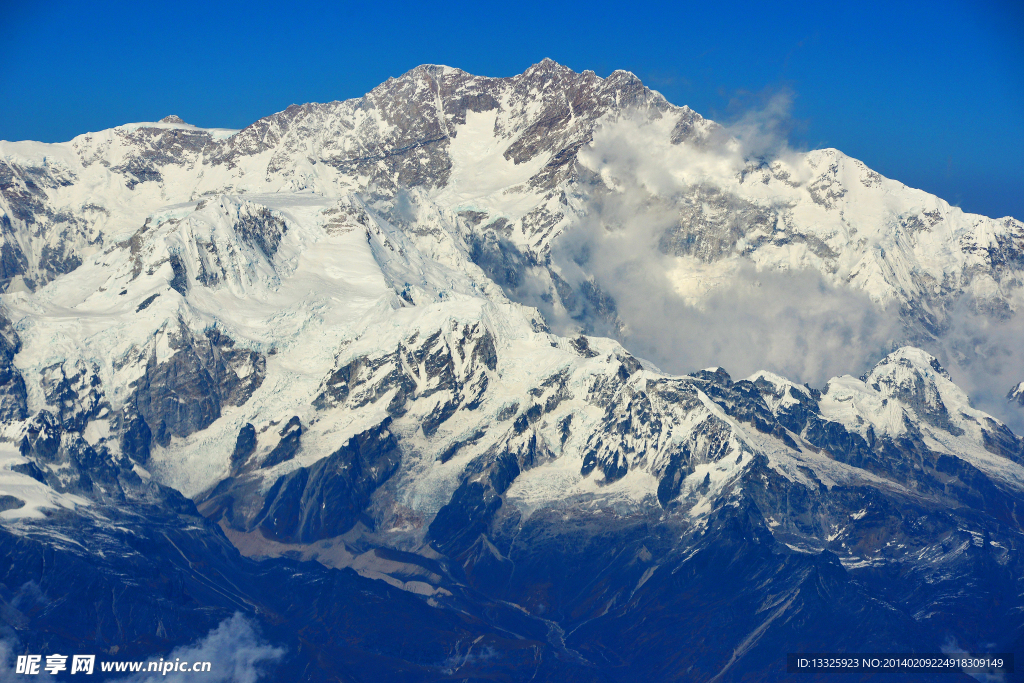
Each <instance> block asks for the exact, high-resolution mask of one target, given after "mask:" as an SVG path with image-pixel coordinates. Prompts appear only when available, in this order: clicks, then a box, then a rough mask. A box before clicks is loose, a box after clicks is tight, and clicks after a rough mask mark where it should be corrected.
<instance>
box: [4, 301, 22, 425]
mask: <svg viewBox="0 0 1024 683" xmlns="http://www.w3.org/2000/svg"><path fill="white" fill-rule="evenodd" d="M20 350H21V340H20V339H19V338H18V333H17V332H15V331H14V327H13V326H12V325H11V321H10V320H8V319H7V318H6V317H5V316H3V315H2V314H0V421H4V422H8V421H11V420H24V419H25V418H26V417H27V416H28V404H27V398H28V396H27V393H26V390H25V379H24V377H22V376H21V373H20V372H18V369H17V368H15V367H14V364H13V361H14V356H15V355H17V353H18V351H20Z"/></svg>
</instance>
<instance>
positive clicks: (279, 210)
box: [0, 60, 1024, 682]
mask: <svg viewBox="0 0 1024 683" xmlns="http://www.w3.org/2000/svg"><path fill="white" fill-rule="evenodd" d="M595 229H596V230H602V231H611V232H615V231H619V232H621V231H626V232H627V234H631V235H632V234H642V235H646V236H647V239H648V241H649V242H650V243H651V244H652V245H654V248H655V250H656V252H657V253H658V254H659V255H660V256H659V258H663V259H666V260H667V262H669V263H671V264H673V266H672V267H673V268H674V269H675V270H674V271H673V272H675V273H677V274H679V276H680V279H679V280H678V281H677V282H676V284H677V285H678V291H679V294H680V296H681V297H683V298H685V299H686V300H687V301H690V302H691V303H692V304H693V305H694V306H698V307H699V306H700V305H701V302H702V301H706V300H707V297H709V296H713V295H714V292H715V291H717V290H716V288H717V287H719V286H720V284H721V283H722V282H725V281H728V280H729V278H730V277H731V276H732V275H733V274H735V273H736V272H738V269H741V268H744V267H750V268H753V269H756V270H757V272H765V273H768V272H774V273H784V272H787V271H791V270H807V271H811V272H814V273H817V274H818V275H817V276H818V277H820V278H821V280H822V281H823V282H825V283H827V284H828V285H829V286H834V287H837V288H841V289H843V291H847V290H849V291H853V292H856V293H858V295H862V296H864V297H866V298H867V299H869V300H870V301H872V302H874V303H875V304H877V305H879V306H886V307H888V309H887V310H890V311H894V312H895V315H896V316H897V317H898V320H899V323H900V328H899V335H898V337H896V341H897V343H894V344H892V345H891V347H890V348H889V349H887V352H886V353H882V354H879V356H878V357H877V358H874V359H873V363H872V365H873V367H871V368H870V369H869V370H868V371H867V372H866V373H865V374H864V375H862V376H861V377H859V378H858V377H854V376H851V375H842V376H838V377H834V378H832V379H830V380H829V381H828V382H827V383H825V384H824V385H823V386H821V385H819V388H815V387H812V386H809V385H808V384H804V383H801V382H799V381H793V380H790V379H787V378H785V377H782V376H779V375H778V374H775V373H773V372H768V371H761V372H757V373H754V374H753V375H751V376H748V377H745V378H740V377H734V376H732V375H730V374H729V368H721V367H711V368H707V369H703V370H695V371H692V372H689V373H688V374H672V373H669V372H664V371H662V370H661V369H659V367H658V366H656V365H655V364H654V363H653V362H651V361H649V360H647V359H646V358H644V357H640V354H637V353H636V352H635V350H634V351H633V352H631V351H630V350H628V349H627V346H623V344H622V343H620V341H616V340H615V339H611V338H607V337H603V336H599V335H597V334H596V333H595V332H596V331H598V330H609V331H611V333H613V334H616V333H618V332H622V333H623V337H622V338H625V332H624V331H625V330H627V329H628V327H629V324H630V322H629V320H628V319H626V318H624V317H623V315H621V308H620V303H619V302H618V301H617V299H616V296H615V294H614V293H613V292H610V291H609V290H608V288H607V286H605V285H604V283H603V281H602V280H601V278H600V277H598V275H597V273H598V270H597V269H598V266H599V264H596V260H595V259H590V260H588V259H587V258H586V257H581V256H580V255H579V250H576V251H573V250H571V249H569V250H567V247H566V245H567V244H570V243H573V240H574V239H575V238H576V236H578V235H579V234H581V232H583V233H586V232H587V231H593V230H595ZM629 231H634V232H629ZM576 244H578V241H577V242H576ZM569 252H572V254H573V255H572V256H571V257H567V256H566V254H567V253H569ZM0 284H2V288H3V294H2V296H0V299H2V309H0V313H2V315H0V554H2V557H3V562H0V639H2V642H3V647H0V656H3V655H5V654H7V655H10V657H11V659H12V662H13V658H14V657H15V656H16V655H24V654H33V653H41V654H49V653H51V652H60V653H65V652H72V653H93V654H97V655H99V656H100V658H101V659H102V658H103V657H107V658H108V659H118V660H140V661H141V660H147V659H159V658H166V657H168V655H169V654H170V653H172V651H174V652H177V651H182V652H193V653H195V652H213V651H215V649H214V645H213V644H215V643H223V642H224V640H225V638H226V637H227V636H226V635H225V634H228V633H234V632H236V631H238V628H241V627H238V628H236V626H237V625H238V624H240V623H241V624H243V625H244V629H243V631H244V633H243V635H245V638H247V639H248V640H245V643H247V645H246V647H249V648H250V649H249V650H246V651H247V652H255V653H257V654H258V655H259V656H258V657H257V656H256V655H254V659H256V660H258V661H257V664H258V665H259V667H257V668H259V669H260V671H262V673H263V674H265V675H266V677H267V680H282V681H283V680H289V681H328V680H331V681H334V680H342V681H369V680H387V681H433V680H438V681H440V680H467V681H468V680H501V681H527V680H537V681H541V680H556V679H557V680H561V681H581V682H582V681H588V682H589V681H609V682H612V681H635V680H652V681H663V680H673V681H675V680H678V681H733V680H735V681H739V680H764V681H771V680H783V679H786V680H788V674H787V673H786V666H787V662H786V655H787V653H797V652H872V653H879V652H907V653H913V652H918V653H940V652H975V653H984V652H1017V653H1024V597H1022V596H1024V584H1022V577H1024V563H1022V559H1021V557H1022V549H1024V523H1022V521H1021V520H1022V516H1024V439H1022V438H1021V437H1019V436H1018V435H1017V434H1015V433H1014V431H1013V430H1012V429H1011V428H1010V427H1008V426H1007V425H1006V424H1004V422H1003V421H1001V420H999V419H997V418H996V417H994V416H992V415H991V414H988V413H986V412H984V411H982V410H979V409H978V408H976V407H975V406H974V405H973V404H972V402H971V400H970V398H969V397H968V395H967V394H966V393H965V391H964V390H963V389H961V388H960V387H959V386H958V385H957V384H956V383H955V382H954V381H953V378H952V376H951V374H950V373H949V372H947V370H946V369H945V368H944V367H943V364H942V363H941V362H940V360H939V359H937V358H936V356H935V355H932V354H930V353H928V352H926V351H924V350H922V349H921V348H919V346H922V345H926V342H928V341H929V340H935V339H939V338H941V337H942V335H943V334H945V332H946V331H947V330H948V329H949V328H950V326H951V325H952V324H953V322H952V321H953V320H954V317H955V316H954V313H955V311H956V310H957V307H960V306H963V305H964V302H965V301H966V302H969V304H970V305H971V306H972V307H973V308H972V310H974V311H975V312H976V314H977V315H983V316H988V317H989V318H991V319H992V320H995V321H999V320H1008V319H1012V318H1013V316H1014V315H1015V314H1016V311H1017V307H1018V305H1019V302H1020V300H1021V296H1022V292H1024V290H1022V285H1024V224H1022V223H1021V222H1020V221H1017V220H1014V219H1012V218H1003V219H999V220H995V219H990V218H986V217H982V216H976V215H971V214H965V213H964V212H962V211H961V210H960V209H959V208H956V207H952V206H950V205H949V204H947V203H946V202H945V201H943V200H941V199H939V198H937V197H934V196H931V195H928V194H926V193H924V192H921V191H918V190H913V189H911V188H907V187H906V186H904V185H902V184H901V183H899V182H897V181H894V180H889V179H887V178H884V177H882V176H880V175H879V174H877V173H875V172H873V171H871V170H870V169H868V168H867V167H866V166H865V165H864V164H862V163H860V162H859V161H857V160H855V159H851V158H849V157H847V156H845V155H844V154H842V153H841V152H839V151H838V150H833V149H826V150H814V151H811V152H807V153H796V152H792V151H789V150H787V149H783V150H780V149H775V148H773V149H765V148H757V147H750V146H749V145H746V144H745V143H744V142H743V140H742V139H741V138H738V137H737V136H736V135H734V133H733V131H731V130H730V128H729V127H727V126H722V125H720V124H717V123H715V122H712V121H710V120H707V119H705V118H703V117H701V116H700V115H699V114H697V113H695V112H693V111H692V110H690V109H688V108H687V107H677V106H674V105H672V104H670V103H668V102H667V101H666V100H665V99H664V98H663V97H662V96H661V95H659V94H658V93H657V92H654V91H652V90H650V89H648V88H647V87H645V86H644V85H643V84H642V83H641V82H640V81H639V80H638V79H637V78H636V77H635V76H634V75H632V74H630V73H627V72H623V71H616V72H614V73H612V74H611V75H610V76H608V77H607V78H603V79H602V78H600V77H598V76H597V75H595V74H594V73H592V72H583V73H575V72H573V71H571V70H569V69H567V68H565V67H563V66H560V65H558V64H556V63H554V62H552V61H550V60H545V61H543V62H541V63H539V64H537V65H535V66H533V67H531V68H529V69H528V70H527V71H526V72H524V73H523V74H520V75H518V76H514V77H511V78H483V77H478V76H472V75H470V74H467V73H465V72H463V71H460V70H458V69H453V68H449V67H442V66H421V67H418V68H416V69H414V70H412V71H410V72H408V73H406V74H404V75H402V76H401V77H400V78H397V79H390V80H388V81H387V82H386V83H383V84H381V85H380V86H378V87H377V88H375V89H374V90H373V91H372V92H370V93H368V94H367V95H365V96H364V97H361V98H358V99H353V100H347V101H344V102H331V103H327V104H305V105H299V106H295V105H293V106H291V107H289V108H288V109H286V110H284V111H282V112H279V113H277V114H274V115H272V116H268V117H267V118H264V119H261V120H259V121H257V122H255V123H253V124H252V125H250V126H249V127H247V128H245V129H243V130H240V131H235V130H222V129H202V128H197V127H195V126H192V125H190V124H187V123H185V122H184V121H182V119H180V118H178V117H177V116H168V117H166V118H164V119H163V120H161V121H158V122H154V123H137V124H128V125H124V126H119V127H117V128H114V129H111V130H106V131H102V132H98V133H90V134H86V135H82V136H79V137H77V138H75V139H74V140H72V141H70V142H67V143H60V144H43V143H36V142H0ZM641 294H642V293H641ZM918 342H920V343H918ZM792 352H793V353H797V352H798V351H797V350H794V351H792ZM835 352H836V353H842V350H841V349H840V350H836V351H835ZM684 360H685V359H684ZM1019 379H1024V378H1016V377H1007V378H1005V384H1006V386H1007V387H1012V388H1011V389H1010V393H1009V396H1008V399H1009V400H1008V403H1007V405H1009V406H1010V407H1011V408H1012V409H1016V408H1015V407H1014V406H1015V405H1016V404H1020V405H1024V391H1022V389H1021V387H1022V386H1024V384H1019V383H1018V381H1019ZM1002 391H1003V392H1005V391H1006V389H1003V390H1002ZM232 629H234V630H232ZM176 648H178V650H176ZM181 648H185V650H181ZM188 648H192V649H191V650H189V649H188ZM204 648H205V649H204ZM175 656H177V655H175ZM224 657H227V655H224ZM211 661H212V662H213V666H214V667H216V666H218V661H217V660H216V659H213V660H211ZM221 661H222V662H226V661H227V660H226V659H224V660H221ZM249 663H250V664H252V661H250V662H249ZM4 665H5V662H2V661H0V667H3V666H4ZM12 665H13V664H12ZM221 666H223V667H226V666H227V664H226V663H222V664H221ZM65 673H67V672H65ZM98 673H100V672H98ZM256 673H259V672H256ZM256 673H253V674H252V675H253V676H255V675H256ZM804 675H805V676H806V677H807V679H808V680H816V679H815V676H814V675H813V674H804ZM885 676H886V680H899V677H900V674H886V675H885ZM906 676H907V678H906V680H921V679H920V678H914V677H913V675H910V674H906ZM948 678H949V680H965V681H966V680H973V679H971V678H970V677H968V676H967V675H966V674H955V673H953V674H948ZM224 680H227V679H224ZM817 680H829V679H828V677H822V678H820V679H817Z"/></svg>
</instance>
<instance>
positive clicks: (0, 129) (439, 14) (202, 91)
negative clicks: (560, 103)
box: [0, 0, 1024, 219]
mask: <svg viewBox="0 0 1024 683" xmlns="http://www.w3.org/2000/svg"><path fill="white" fill-rule="evenodd" d="M829 4H831V3H827V2H820V1H819V2H815V3H806V5H804V6H801V5H800V4H798V3H792V4H787V5H786V6H785V7H784V8H773V7H770V6H767V4H766V3H763V2H756V3H749V4H743V3H739V4H732V5H730V6H724V5H721V4H720V3H714V2H704V3H671V4H660V5H659V4H655V3H640V2H636V3H621V2H617V3H603V2H591V3H571V4H569V3H566V4H564V5H555V4H554V3H551V2H526V3H523V2H516V3H494V2H482V1H477V2H472V3H465V4H430V3H415V4H413V3H410V4H408V5H402V4H401V3H398V2H379V1H378V2H372V1H371V2H360V3H357V4H351V5H346V4H340V3H339V4H320V3H315V2H307V3H302V4H300V5H299V7H300V9H291V8H290V7H291V5H290V3H286V2H280V0H278V1H277V2H273V3H270V2H237V3H216V2H192V1H191V0H181V1H175V2H166V3H159V4H158V3H139V2H132V3H105V2H102V1H101V2H95V3H93V2H89V3H86V2H54V3H35V2H19V3H17V4H15V3H14V2H12V0H0V97H2V99H0V139H8V140H18V139H35V140H45V141H58V140H67V139H70V138H72V137H74V136H75V135H78V134H80V133H84V132H87V131H94V130H99V129H102V128H108V127H111V126H115V125H117V124H120V123H125V122H129V121H146V120H150V121H152V120H156V119H159V118H162V117H163V116H165V115H167V114H169V113H176V114H178V115H179V116H181V117H182V118H183V119H185V120H186V121H188V122H190V123H194V124H196V125H200V126H210V127H213V126H222V127H231V128H241V127H244V126H245V125H248V124H249V123H252V122H253V121H255V120H256V119H258V118H260V117H261V116H265V115H267V114H271V113H273V112H275V111H279V110H281V109H284V108H285V107H287V106H288V105H289V104H291V103H301V102H309V101H329V100H335V99H346V98H349V97H356V96H359V95H361V94H363V93H364V92H366V91H368V90H370V89H371V88H373V87H374V86H375V85H377V84H379V83H380V82H382V81H384V80H386V79H387V78H388V77H389V76H397V75H399V74H401V73H403V72H405V71H407V70H408V69H410V68H412V67H414V66H416V65H417V64H422V63H440V64H448V65H451V66H457V67H459V68H462V69H464V70H466V71H469V72H472V73H476V74H481V75H488V76H510V75H513V74H516V73H519V72H521V71H523V70H524V69H525V68H526V67H528V66H529V65H530V64H532V63H535V62H537V61H539V60H540V59H541V58H543V57H551V58H552V59H555V60H556V61H559V62H561V63H563V64H566V65H567V66H569V67H571V68H573V69H575V70H577V71H582V70H584V69H591V70H593V71H596V72H597V73H598V75H601V76H606V75H608V74H609V73H610V72H611V71H613V70H615V69H627V70H630V71H633V72H634V73H636V74H637V75H638V76H640V78H641V79H643V80H644V82H645V83H646V84H647V85H649V86H651V87H653V88H655V89H657V90H659V91H661V92H662V93H663V94H664V95H665V96H666V97H667V98H668V99H669V101H671V102H673V103H675V104H688V105H689V106H690V107H692V108H693V109H695V110H697V111H698V112H700V113H702V114H704V115H706V116H710V117H711V118H714V119H717V120H721V121H728V120H729V119H731V118H734V117H736V116H738V115H740V114H741V113H742V106H744V105H743V104H740V105H737V102H739V103H747V105H749V103H751V102H756V101H757V99H758V96H760V95H762V94H763V93H766V92H774V91H779V90H788V91H791V92H792V93H793V94H794V96H795V99H794V105H793V111H792V114H793V117H794V123H795V127H794V131H793V141H794V143H795V144H797V145H798V146H802V147H824V146H828V147H837V148H839V149H841V150H843V151H844V152H846V153H847V154H850V155H852V156H854V157H857V158H859V159H861V160H863V161H864V162H865V163H867V164H868V165H869V166H871V167H872V168H874V169H875V170H877V171H879V172H881V173H883V174H884V175H887V176H889V177H892V178H896V179H898V180H901V181H903V182H904V183H906V184H908V185H911V186H914V187H920V188H923V189H926V190H928V191H930V192H933V193H935V194H938V195H939V196H941V197H943V198H944V199H946V200H948V201H950V202H951V203H954V204H958V205H960V206H962V207H963V208H964V209H965V210H967V211H974V212H978V213H983V214H987V215H991V216H1003V215H1012V216H1015V217H1017V218H1020V219H1024V4H1022V3H1021V2H1019V0H1017V1H1016V2H1005V1H990V2H984V1H982V2H979V1H977V0H976V1H975V2H928V3H925V2H921V3H906V2H897V1H893V0H890V1H889V2H884V3H877V4H866V3H844V4H845V5H851V6H848V7H842V8H832V7H826V5H829ZM751 93H753V95H751Z"/></svg>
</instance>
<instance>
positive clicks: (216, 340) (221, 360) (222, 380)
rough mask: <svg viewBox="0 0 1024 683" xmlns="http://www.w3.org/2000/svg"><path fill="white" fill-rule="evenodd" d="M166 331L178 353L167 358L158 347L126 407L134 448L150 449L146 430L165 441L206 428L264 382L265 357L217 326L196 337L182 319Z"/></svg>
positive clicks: (158, 440) (132, 450) (131, 447)
mask: <svg viewBox="0 0 1024 683" xmlns="http://www.w3.org/2000/svg"><path fill="white" fill-rule="evenodd" d="M165 334H166V335H167V344H168V345H169V347H170V348H171V349H172V350H173V351H174V354H173V355H171V357H170V358H169V359H168V360H166V361H163V362H160V361H158V360H157V357H156V354H155V351H154V352H153V353H152V354H151V355H150V358H149V361H148V363H147V365H146V371H145V374H144V375H143V376H142V377H141V378H140V379H138V380H137V381H136V382H135V383H134V384H133V387H132V389H133V392H132V396H131V399H130V401H129V403H128V404H127V405H126V408H125V411H126V418H125V423H126V425H127V426H126V428H125V437H124V438H125V440H126V442H125V445H123V446H122V448H124V450H125V451H126V452H129V453H140V454H141V453H143V452H146V451H147V450H148V443H147V444H146V445H145V446H143V445H142V444H143V443H144V442H146V441H148V438H147V437H146V436H145V434H146V432H148V433H149V434H150V435H151V437H152V439H153V440H154V441H155V442H156V443H158V444H160V445H161V446H166V445H167V444H168V443H169V442H170V439H171V437H186V436H188V435H190V434H192V433H194V432H196V431H199V430H202V429H205V428H206V427H208V426H209V425H210V424H211V423H212V422H213V421H214V420H216V419H217V418H218V417H220V413H221V408H222V406H240V405H243V404H244V403H245V402H246V401H248V400H249V397H250V396H252V393H253V392H254V391H255V390H256V389H258V388H259V386H260V384H262V383H263V378H264V376H265V373H266V358H265V357H264V356H263V355H262V354H260V353H258V352H256V351H251V350H246V349H237V348H235V345H234V342H233V341H232V340H231V339H230V338H228V337H227V336H225V335H223V334H221V333H220V332H218V331H217V330H216V329H209V330H207V331H206V333H205V334H204V335H203V336H194V335H193V334H192V333H191V332H190V331H189V329H188V327H187V326H186V325H184V324H180V325H179V326H178V328H177V329H176V330H174V329H172V330H170V331H168V332H165ZM140 420H141V422H142V423H144V425H145V426H144V427H143V426H142V425H140V424H139V421H140ZM136 442H137V444H138V445H136ZM129 443H130V444H131V445H129ZM144 459H145V458H144V457H143V460H144Z"/></svg>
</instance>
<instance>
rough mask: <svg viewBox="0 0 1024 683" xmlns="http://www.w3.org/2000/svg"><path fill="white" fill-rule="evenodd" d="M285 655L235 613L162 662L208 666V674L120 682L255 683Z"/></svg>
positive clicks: (144, 677)
mask: <svg viewBox="0 0 1024 683" xmlns="http://www.w3.org/2000/svg"><path fill="white" fill-rule="evenodd" d="M284 653H285V650H284V648H280V647H274V646H272V645H269V644H267V643H265V642H263V641H262V639H261V638H260V635H259V632H258V631H257V629H256V627H255V626H254V625H253V623H252V622H251V621H250V620H249V619H247V618H246V617H245V616H244V615H242V614H240V613H236V614H235V615H234V616H232V617H230V618H228V619H225V620H224V621H223V622H221V624H220V625H219V626H217V628H215V629H213V630H212V631H210V633H209V634H207V636H206V637H205V638H203V639H202V640H200V641H199V642H198V643H195V644H194V645H186V646H184V647H179V648H176V649H175V650H173V651H172V652H171V653H170V654H169V655H167V656H166V657H164V658H163V660H164V661H167V662H173V661H176V660H181V661H183V662H210V663H211V667H210V671H209V672H208V673H202V674H196V673H193V672H188V673H184V672H169V673H168V674H167V675H163V674H162V673H147V674H140V675H138V676H133V677H130V678H126V679H123V680H124V683H156V681H161V682H162V683H164V682H166V683H179V682H180V683H184V682H185V681H194V680H196V678H197V676H198V677H200V678H201V679H202V680H203V681H209V682H210V683H256V681H258V680H260V679H261V678H263V677H264V676H266V675H268V674H269V673H271V672H272V669H273V665H274V664H276V663H277V662H279V661H280V660H281V658H282V657H283V656H284Z"/></svg>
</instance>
